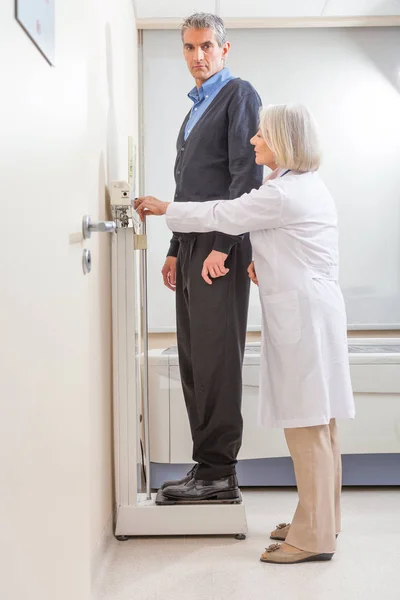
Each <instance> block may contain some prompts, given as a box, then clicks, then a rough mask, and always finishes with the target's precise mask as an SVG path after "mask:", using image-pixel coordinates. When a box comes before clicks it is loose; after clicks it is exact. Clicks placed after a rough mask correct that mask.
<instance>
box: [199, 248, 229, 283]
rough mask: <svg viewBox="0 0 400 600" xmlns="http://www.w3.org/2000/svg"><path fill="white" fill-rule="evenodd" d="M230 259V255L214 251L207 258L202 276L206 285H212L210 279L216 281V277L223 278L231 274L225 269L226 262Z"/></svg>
mask: <svg viewBox="0 0 400 600" xmlns="http://www.w3.org/2000/svg"><path fill="white" fill-rule="evenodd" d="M227 258H228V254H225V253H224V252H218V250H213V251H212V252H211V253H210V254H209V255H208V256H207V258H206V260H205V261H204V263H203V270H202V272H201V276H202V278H203V279H204V281H205V282H206V283H208V284H209V285H211V284H212V281H211V279H210V277H212V278H213V279H215V278H216V277H223V276H224V275H226V274H227V273H229V269H226V268H225V261H226V259H227Z"/></svg>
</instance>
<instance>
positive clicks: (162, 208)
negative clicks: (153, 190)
mask: <svg viewBox="0 0 400 600" xmlns="http://www.w3.org/2000/svg"><path fill="white" fill-rule="evenodd" d="M169 204H170V203H169V202H161V200H157V198H154V197H153V196H143V197H142V198H135V204H134V208H135V210H137V212H138V213H139V216H140V218H141V220H142V221H144V219H145V217H146V216H147V215H165V213H166V212H167V208H168V206H169Z"/></svg>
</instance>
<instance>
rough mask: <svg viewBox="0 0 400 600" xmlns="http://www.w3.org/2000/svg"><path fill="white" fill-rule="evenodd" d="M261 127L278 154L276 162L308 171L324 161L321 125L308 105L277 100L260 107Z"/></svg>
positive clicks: (317, 167) (272, 148) (292, 168)
mask: <svg viewBox="0 0 400 600" xmlns="http://www.w3.org/2000/svg"><path fill="white" fill-rule="evenodd" d="M260 130H261V133H262V135H263V138H264V140H265V141H266V143H267V144H268V146H269V147H270V149H271V150H272V152H273V153H274V154H275V157H276V164H277V165H278V167H282V168H284V169H291V170H292V171H298V172H300V173H305V172H307V171H317V169H319V166H320V163H321V150H320V144H319V139H318V128H317V124H316V122H315V120H314V117H313V116H312V115H311V113H310V111H309V110H308V108H306V107H305V106H303V105H301V104H275V105H270V106H267V107H266V108H262V109H261V111H260Z"/></svg>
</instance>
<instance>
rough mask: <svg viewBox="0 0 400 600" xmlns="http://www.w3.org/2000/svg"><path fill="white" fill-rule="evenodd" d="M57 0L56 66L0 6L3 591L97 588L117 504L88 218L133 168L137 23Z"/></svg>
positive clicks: (106, 336)
mask: <svg viewBox="0 0 400 600" xmlns="http://www.w3.org/2000/svg"><path fill="white" fill-rule="evenodd" d="M56 5H57V6H56V66H55V67H54V68H52V67H50V66H49V65H48V63H47V62H46V61H45V60H44V58H43V57H42V55H41V54H40V53H39V52H38V50H37V49H36V47H35V46H34V45H33V44H32V42H31V41H30V40H29V38H28V37H27V36H26V34H25V33H24V31H23V30H22V28H21V27H20V26H19V24H18V23H17V22H16V21H15V20H14V0H5V1H4V2H2V3H0V40H1V49H2V52H1V53H0V72H1V95H0V132H1V133H0V206H1V213H0V214H1V219H2V232H1V235H0V262H1V268H0V272H1V294H0V338H1V344H0V473H1V487H0V513H1V530H0V565H1V576H0V597H1V598H2V599H3V598H4V600H22V599H25V598H26V599H28V598H29V600H39V599H40V600H55V599H56V600H72V599H73V600H88V598H89V597H90V583H91V568H93V567H94V566H95V565H96V562H97V563H98V559H99V554H100V551H101V538H102V535H103V533H104V532H105V531H107V523H109V522H110V516H111V514H112V503H113V502H112V427H111V426H112V418H111V369H112V365H111V348H110V339H111V319H110V312H111V307H110V239H109V238H106V237H105V236H100V235H93V236H92V238H91V239H90V240H88V241H87V242H85V243H83V241H82V239H81V236H80V227H81V218H82V215H83V214H84V213H89V214H91V215H92V217H93V218H95V219H97V218H102V217H104V215H105V206H106V188H105V186H106V184H107V183H108V181H109V180H110V179H111V178H119V177H123V178H125V177H126V163H127V156H126V155H127V153H126V143H127V142H126V140H127V135H128V134H132V133H135V131H136V130H137V125H136V89H137V69H136V31H135V23H134V15H133V8H132V3H131V0H101V1H97V2H95V1H94V0H85V1H83V2H82V0H70V1H69V2H57V3H56ZM88 15H90V18H87V17H88ZM84 247H87V248H90V250H91V251H92V255H93V268H92V273H91V274H90V275H88V276H84V275H83V273H82V269H81V257H82V250H83V248H84Z"/></svg>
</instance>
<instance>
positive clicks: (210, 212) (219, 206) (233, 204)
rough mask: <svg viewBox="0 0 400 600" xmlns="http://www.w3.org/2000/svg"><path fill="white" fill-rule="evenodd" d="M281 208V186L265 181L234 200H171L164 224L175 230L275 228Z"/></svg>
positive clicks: (231, 231) (232, 231) (236, 232)
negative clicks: (257, 187) (258, 187)
mask: <svg viewBox="0 0 400 600" xmlns="http://www.w3.org/2000/svg"><path fill="white" fill-rule="evenodd" d="M282 210H283V197H282V193H281V190H280V189H279V187H278V186H277V185H276V184H275V182H267V183H266V184H265V185H263V186H261V187H260V189H258V190H252V191H251V192H249V193H248V194H243V196H240V198H236V199H235V200H212V201H211V202H172V203H171V204H170V205H169V206H168V209H167V214H166V218H167V225H168V227H169V228H170V229H171V230H172V231H176V232H179V233H191V232H198V233H206V232H208V231H221V232H222V233H227V234H230V235H240V234H242V233H246V232H251V231H258V230H261V229H275V228H277V227H279V226H280V224H281V218H282Z"/></svg>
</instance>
